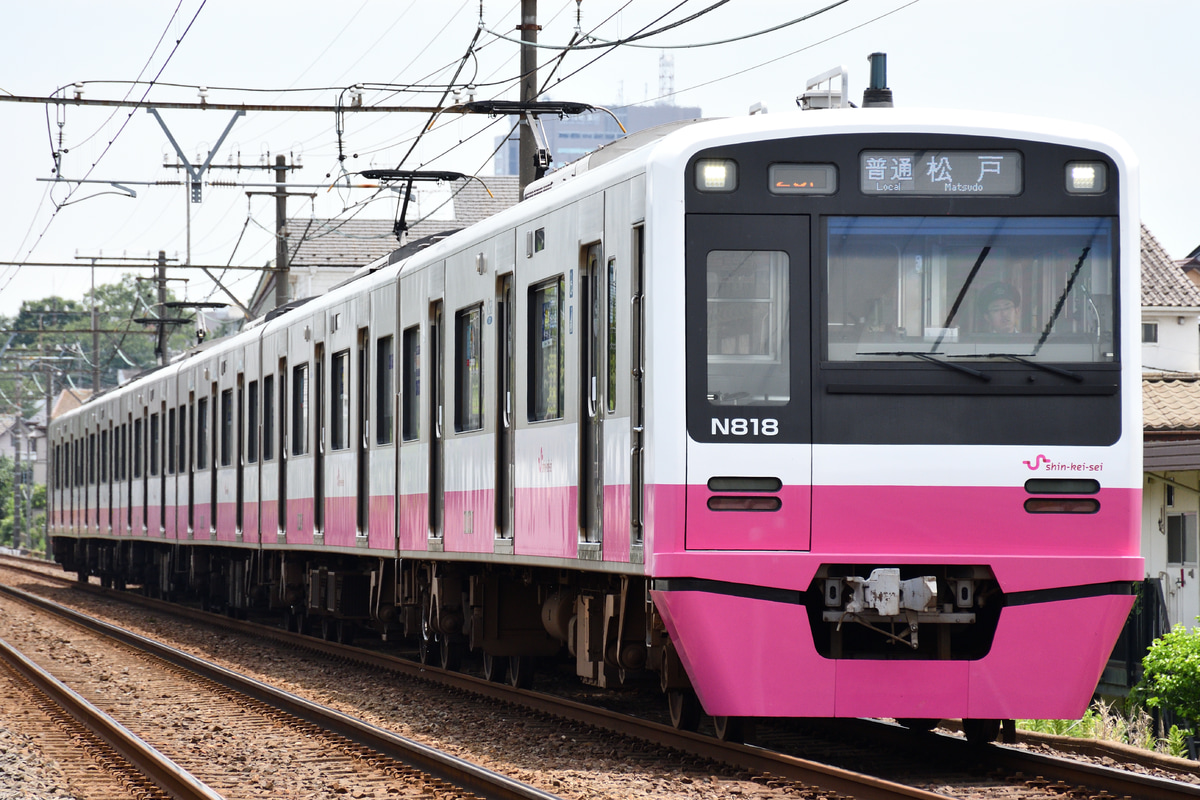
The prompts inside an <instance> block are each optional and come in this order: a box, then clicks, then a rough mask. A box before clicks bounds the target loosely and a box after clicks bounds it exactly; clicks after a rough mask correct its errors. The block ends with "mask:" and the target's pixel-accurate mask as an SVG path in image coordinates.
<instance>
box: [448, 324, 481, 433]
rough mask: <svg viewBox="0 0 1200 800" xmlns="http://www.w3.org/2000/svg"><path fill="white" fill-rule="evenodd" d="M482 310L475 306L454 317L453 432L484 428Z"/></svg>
mask: <svg viewBox="0 0 1200 800" xmlns="http://www.w3.org/2000/svg"><path fill="white" fill-rule="evenodd" d="M482 336H483V308H482V307H481V306H475V307H474V308H468V309H466V310H464V311H459V312H458V313H457V314H456V315H455V317H454V386H455V395H456V397H455V403H454V429H455V430H456V431H477V430H480V429H481V428H483V365H482V363H481V361H480V351H481V345H482V342H481V338H482Z"/></svg>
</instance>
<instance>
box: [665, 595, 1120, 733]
mask: <svg viewBox="0 0 1200 800" xmlns="http://www.w3.org/2000/svg"><path fill="white" fill-rule="evenodd" d="M652 594H653V597H654V602H655V604H656V605H657V606H658V608H659V610H660V612H661V613H662V614H663V618H664V620H665V621H666V624H667V629H668V631H669V632H670V634H671V638H672V640H673V641H674V642H675V644H676V646H677V648H678V650H679V654H680V657H681V658H682V659H683V663H684V666H685V668H686V669H687V672H688V675H689V676H690V677H691V680H692V684H693V686H694V687H695V689H696V693H697V694H698V695H699V697H700V701H701V703H702V704H703V705H704V709H705V711H707V712H708V713H709V714H713V715H722V716H765V717H931V718H939V719H949V718H964V717H965V718H978V719H1012V718H1041V719H1074V718H1078V717H1079V716H1080V715H1081V714H1082V713H1083V712H1084V710H1085V709H1086V707H1087V704H1088V701H1089V699H1090V698H1091V695H1092V692H1093V690H1094V689H1095V687H1096V682H1097V680H1098V679H1099V677H1100V672H1101V670H1102V669H1103V667H1104V663H1105V661H1106V660H1107V659H1108V656H1109V654H1110V652H1111V649H1112V643H1113V641H1114V640H1115V638H1116V636H1117V634H1118V632H1119V631H1120V629H1121V626H1122V624H1123V623H1124V621H1125V617H1126V615H1127V614H1128V613H1129V609H1130V607H1131V606H1132V603H1133V598H1132V596H1129V595H1108V596H1100V597H1087V598H1080V599H1074V600H1064V601H1057V602H1046V603H1036V604H1030V605H1023V606H1016V607H1011V608H1005V609H1004V610H1003V611H1002V612H1001V616H1000V623H999V627H998V629H997V631H996V636H995V640H994V641H993V644H992V647H991V649H990V651H989V652H988V654H987V655H986V656H984V657H983V658H981V659H978V660H975V661H904V660H866V659H863V660H852V659H828V658H824V657H822V656H821V655H820V654H818V653H817V651H816V649H815V647H814V646H813V640H812V635H811V633H810V629H809V622H808V615H807V613H806V611H805V609H804V607H803V606H801V605H799V604H796V603H787V602H773V601H767V600H761V599H753V598H746V597H735V596H731V595H726V594H717V593H709V592H703V591H667V592H662V591H655V592H652Z"/></svg>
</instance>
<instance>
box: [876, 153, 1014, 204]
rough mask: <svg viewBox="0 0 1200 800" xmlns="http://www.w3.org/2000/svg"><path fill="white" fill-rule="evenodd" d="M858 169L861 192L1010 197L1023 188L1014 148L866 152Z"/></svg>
mask: <svg viewBox="0 0 1200 800" xmlns="http://www.w3.org/2000/svg"><path fill="white" fill-rule="evenodd" d="M858 166H859V185H860V187H861V188H862V191H863V194H904V195H925V196H938V195H947V194H953V195H1000V196H1014V195H1018V194H1020V193H1021V189H1022V187H1023V183H1022V180H1021V177H1022V159H1021V154H1020V153H1018V152H1017V151H1015V150H866V151H864V152H863V153H862V154H861V155H860V156H859V164H858Z"/></svg>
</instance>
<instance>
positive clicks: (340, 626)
mask: <svg viewBox="0 0 1200 800" xmlns="http://www.w3.org/2000/svg"><path fill="white" fill-rule="evenodd" d="M337 641H338V644H354V623H353V622H352V621H350V620H348V619H339V620H338V621H337Z"/></svg>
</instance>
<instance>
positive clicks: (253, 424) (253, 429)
mask: <svg viewBox="0 0 1200 800" xmlns="http://www.w3.org/2000/svg"><path fill="white" fill-rule="evenodd" d="M248 388H249V394H248V395H247V398H246V401H247V403H248V404H249V406H250V408H249V409H247V410H248V411H249V413H248V414H247V417H248V418H249V422H250V424H249V426H248V427H247V430H246V462H247V463H249V464H257V463H258V381H250V386H249V387H248Z"/></svg>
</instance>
